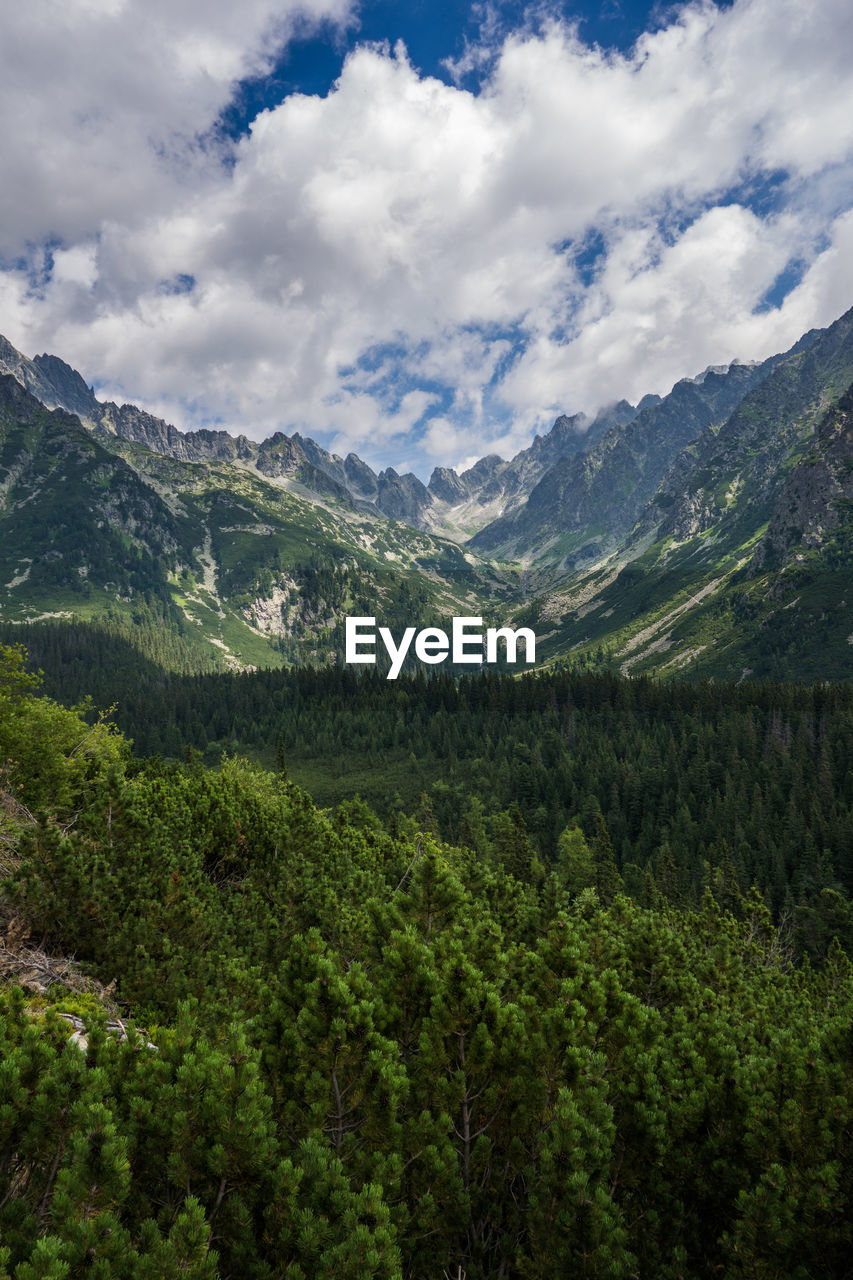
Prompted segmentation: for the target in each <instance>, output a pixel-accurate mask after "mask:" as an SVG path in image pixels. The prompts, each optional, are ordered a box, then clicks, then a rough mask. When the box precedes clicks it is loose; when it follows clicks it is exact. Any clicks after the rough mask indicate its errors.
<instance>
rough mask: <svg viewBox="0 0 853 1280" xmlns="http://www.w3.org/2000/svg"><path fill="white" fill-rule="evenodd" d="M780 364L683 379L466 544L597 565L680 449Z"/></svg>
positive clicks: (564, 463)
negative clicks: (548, 551) (547, 552)
mask: <svg viewBox="0 0 853 1280" xmlns="http://www.w3.org/2000/svg"><path fill="white" fill-rule="evenodd" d="M781 358H782V357H774V358H773V360H770V361H765V363H764V364H763V365H761V366H748V365H742V364H733V365H731V366H730V367H729V368H728V369H727V370H726V371H725V372H724V373H717V372H714V371H707V372H706V374H705V375H704V376H703V377H702V378H700V379H687V378H685V379H684V380H682V381H681V382H678V383H676V385H675V386H674V387H673V389H672V391H671V392H670V394H669V395H668V396H666V397H664V398H663V399H662V400H660V399H658V398H656V397H652V398H650V399H648V400H647V401H645V402H644V403H645V408H643V409H642V410H641V411H640V412H638V413H637V414H636V415H635V416H630V417H629V416H628V414H627V410H626V411H625V412H624V413H623V415H622V417H623V420H621V421H616V422H615V423H614V424H613V425H612V426H610V427H609V429H608V430H607V431H606V433H605V434H604V435H603V437H602V438H601V440H600V441H599V443H598V444H596V445H595V446H594V447H593V448H591V449H588V450H587V451H586V452H584V453H579V454H575V455H570V456H567V457H564V458H562V459H561V460H560V461H559V462H557V463H556V464H555V465H554V466H553V467H551V468H550V470H548V471H546V472H545V474H544V476H543V477H542V479H541V480H540V481H539V482H538V484H537V485H536V486H535V488H534V489H533V490H532V492H531V494H530V497H529V498H528V499H527V502H526V503H525V504H524V505H523V506H521V507H520V508H519V509H518V510H515V511H510V512H509V513H508V514H507V515H505V516H503V517H502V518H500V519H498V520H496V521H494V523H492V524H490V525H489V526H487V527H486V528H485V529H483V530H481V532H480V533H478V534H477V535H476V536H475V537H474V538H472V540H471V545H472V546H474V547H477V548H478V549H479V550H480V551H483V552H486V553H489V552H492V553H497V554H500V555H510V556H519V555H526V556H536V555H541V553H542V549H543V548H545V547H551V548H553V551H552V555H553V558H554V559H555V560H558V561H559V560H560V559H562V562H563V563H564V564H565V565H567V566H573V565H574V566H579V565H583V564H584V563H588V562H590V561H593V560H595V559H597V558H600V557H601V556H602V555H603V554H605V553H606V552H608V551H611V550H613V549H614V548H615V547H616V546H617V545H618V544H619V541H620V539H622V538H623V537H624V536H625V535H626V534H628V533H629V532H630V530H631V529H632V527H633V525H634V523H635V521H636V520H637V518H638V516H639V515H640V513H641V512H642V510H643V508H644V507H645V505H646V504H647V503H648V502H649V500H650V499H651V498H652V496H653V495H654V493H655V491H656V490H657V488H658V486H659V484H660V482H661V480H662V478H663V477H664V475H665V474H666V472H667V469H668V468H669V467H670V465H671V464H672V461H673V459H674V458H675V457H677V456H678V454H679V453H680V452H681V450H683V449H684V448H685V447H686V446H687V445H688V444H690V443H691V442H692V441H693V440H694V439H695V438H696V437H697V435H698V434H699V433H700V432H702V431H703V430H708V429H710V428H711V427H712V426H719V424H720V423H722V422H724V421H725V419H726V418H727V417H728V416H729V415H730V414H731V412H732V410H733V409H734V408H735V407H736V406H737V404H738V403H739V402H740V401H741V400H742V399H743V397H744V396H745V395H746V394H747V393H748V392H749V391H750V390H751V389H752V388H753V387H754V386H756V385H757V384H758V383H759V382H760V381H761V380H762V378H764V377H766V376H767V373H768V372H769V370H770V369H771V368H772V367H773V364H774V361H777V360H779V359H781ZM624 418H627V421H624Z"/></svg>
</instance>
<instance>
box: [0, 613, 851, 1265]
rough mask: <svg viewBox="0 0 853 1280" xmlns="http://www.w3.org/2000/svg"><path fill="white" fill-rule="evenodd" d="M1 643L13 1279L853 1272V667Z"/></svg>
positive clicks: (2, 1224) (7, 1244)
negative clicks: (90, 662) (729, 677)
mask: <svg viewBox="0 0 853 1280" xmlns="http://www.w3.org/2000/svg"><path fill="white" fill-rule="evenodd" d="M54 640H56V637H55V636H54ZM45 652H47V649H45ZM0 653H2V665H0V760H2V761H3V762H4V763H3V774H2V782H0V786H2V793H0V799H2V814H0V861H1V862H2V874H3V886H2V911H3V933H4V939H5V945H4V950H3V951H0V957H2V965H3V970H4V986H3V994H2V1001H3V1017H2V1024H0V1025H2V1036H3V1046H2V1053H0V1276H6V1277H13V1278H14V1280H63V1278H64V1277H78V1276H79V1277H84V1276H86V1277H88V1276H93V1277H103V1278H107V1277H134V1278H136V1277H146V1278H149V1277H151V1278H153V1277H178V1276H190V1277H205V1278H209V1280H214V1277H222V1278H223V1280H224V1278H225V1277H233V1278H234V1280H242V1278H243V1277H247V1278H254V1277H258V1278H264V1280H266V1278H269V1280H273V1278H274V1277H287V1278H288V1280H299V1278H304V1280H313V1278H314V1277H322V1276H328V1277H336V1278H337V1277H352V1278H353V1280H356V1278H358V1280H361V1278H362V1277H388V1278H389V1280H390V1278H392V1277H395V1278H400V1280H402V1277H407V1278H411V1280H421V1278H424V1280H426V1278H427V1277H436V1278H438V1280H440V1278H441V1277H443V1276H447V1277H453V1278H454V1280H455V1278H458V1277H460V1276H461V1277H465V1280H486V1278H489V1280H491V1278H492V1277H507V1278H509V1277H525V1278H526V1277H537V1278H538V1277H541V1278H542V1280H545V1278H546V1277H547V1278H548V1280H550V1278H551V1277H555V1276H579V1277H580V1276H584V1277H586V1276H589V1277H599V1276H600V1277H605V1276H608V1277H630V1276H640V1277H669V1278H671V1280H676V1278H677V1277H703V1276H710V1275H725V1276H732V1277H780V1278H781V1277H785V1278H786V1280H787V1278H788V1277H791V1278H803V1280H805V1278H806V1277H813V1276H847V1275H850V1274H851V1272H850V1264H849V1261H848V1259H849V1256H850V1252H851V1239H850V1237H851V1196H853V1185H852V1184H851V1163H850V1140H851V1109H853V1090H851V1076H853V1057H852V1056H851V1045H850V1035H851V1031H850V1028H851V1025H853V970H851V966H850V962H849V960H848V958H847V954H846V949H847V947H848V946H849V945H850V907H849V890H850V875H851V841H853V826H852V825H851V814H850V808H851V801H852V800H853V773H851V766H850V761H851V759H853V753H851V750H850V746H851V711H853V707H851V693H850V688H849V686H817V687H814V688H809V689H804V688H795V687H793V686H790V687H787V686H786V687H782V686H763V685H758V686H754V687H753V686H740V687H734V686H724V685H692V686H691V685H686V684H683V685H670V686H658V685H656V684H654V683H653V682H650V681H644V680H634V681H623V680H618V679H616V678H614V677H612V676H609V675H599V674H596V673H594V672H578V671H574V672H572V671H567V672H564V673H553V674H551V675H543V676H537V677H536V678H532V679H531V678H521V679H512V678H509V677H504V678H491V677H489V678H484V679H482V680H467V679H466V680H462V681H460V682H458V683H455V682H454V681H452V680H451V679H442V678H439V679H437V680H433V681H424V680H419V679H410V680H404V679H401V680H399V681H398V682H396V684H391V683H390V682H386V681H384V680H372V679H370V678H368V679H362V680H356V679H354V678H353V677H352V676H351V675H350V674H349V673H348V672H345V671H340V670H337V671H334V670H333V671H329V672H306V671H301V672H292V673H285V672H275V673H263V672H258V673H254V674H248V675H244V676H240V677H221V678H219V683H218V684H215V685H213V684H211V679H212V678H210V677H197V678H188V679H186V680H180V681H178V680H173V681H172V682H167V681H165V679H164V678H162V677H161V685H162V687H161V690H160V695H159V696H161V697H162V699H163V702H162V704H161V703H158V702H157V701H156V698H157V696H158V695H157V689H156V682H155V681H153V679H152V682H151V683H150V684H146V682H145V679H144V673H143V675H142V676H140V681H139V685H140V704H139V710H138V711H136V712H134V710H133V705H132V699H128V702H127V707H126V710H125V712H124V714H125V715H126V716H127V717H128V719H127V721H126V727H127V729H128V733H129V734H130V736H132V737H133V739H134V746H133V749H132V748H131V745H130V742H129V740H128V738H127V737H125V736H124V735H123V734H122V733H121V732H119V730H118V729H117V728H115V727H113V725H112V724H111V722H110V719H109V717H104V716H102V715H99V714H98V713H97V712H96V711H93V710H92V708H91V706H90V707H88V708H87V707H86V706H81V707H78V708H77V709H76V710H69V709H67V708H66V707H64V706H62V705H60V704H59V703H58V702H56V701H53V700H52V699H51V698H50V697H48V696H47V695H46V693H45V690H44V687H39V684H38V680H37V678H36V677H35V676H33V675H31V674H30V673H29V672H28V670H27V667H26V664H25V659H24V654H23V653H22V651H21V650H19V649H15V648H8V647H7V648H5V649H3V650H0ZM40 660H42V659H41V658H40ZM45 666H50V663H49V662H48V661H46V660H45ZM58 672H59V668H58V667H56V665H55V664H54V673H53V675H52V676H51V677H50V679H51V680H52V681H53V682H54V685H55V682H56V681H57V680H58V679H59V674H58ZM100 678H101V679H102V680H103V681H106V680H108V679H112V680H117V679H118V677H117V676H116V674H115V672H113V673H112V674H110V672H108V671H106V670H102V672H101V675H100ZM95 683H96V684H97V680H96V681H95ZM69 688H70V686H69ZM95 692H96V694H97V695H98V701H99V702H100V692H101V690H98V689H96V690H95ZM66 693H67V690H66ZM77 696H78V691H74V697H75V698H76V697H77ZM143 703H147V705H148V708H149V715H148V723H149V737H147V738H146V737H145V723H144V717H143V715H142V706H143ZM167 703H168V704H169V705H170V706H172V707H173V708H174V714H173V715H172V717H171V718H169V717H168V716H166V715H165V714H162V715H161V713H162V712H163V711H164V708H165V705H166V704H167ZM101 705H102V704H101ZM134 715H136V717H137V719H136V720H135V721H134V720H133V716H134ZM217 715H219V717H220V718H219V719H218V720H217V719H216V716H217ZM154 726H156V731H155V730H154V728H153V727H154ZM155 732H156V733H159V734H160V735H161V737H160V738H159V739H157V738H156V737H155ZM166 734H171V735H172V736H171V737H170V738H165V737H164V736H162V735H166ZM222 743H226V744H228V743H230V744H231V749H230V750H228V751H226V753H225V755H223V753H222V751H221V749H220V748H221V744H222ZM211 745H212V746H213V747H214V749H215V750H216V752H217V758H216V760H215V761H214V762H213V763H212V764H211V763H210V762H209V759H208V757H209V755H210V754H211ZM237 748H240V750H237ZM336 748H337V751H338V759H339V772H338V775H337V776H333V773H332V772H331V771H330V770H328V769H327V770H326V772H325V773H323V772H321V771H320V769H319V768H318V761H321V760H324V759H325V760H327V761H328V759H329V758H330V756H331V757H334V756H335V751H336ZM243 749H245V752H251V753H252V754H253V756H254V758H253V759H247V758H243V756H242V755H241V752H242V751H243ZM267 754H270V755H271V758H270V759H267V758H266V755H267ZM359 757H360V769H361V772H360V774H357V773H356V771H355V769H354V766H353V765H352V761H354V760H356V759H357V758H359ZM383 760H385V761H387V762H388V770H389V772H388V776H389V777H390V778H391V779H392V785H393V786H394V788H395V789H394V791H393V792H392V793H390V794H387V795H385V796H384V798H382V799H381V803H374V802H373V801H374V797H373V796H372V795H371V796H368V800H369V801H370V803H368V802H366V801H365V799H363V798H358V797H356V796H355V795H352V794H345V792H346V791H347V788H348V787H349V786H350V783H351V781H352V779H353V778H354V777H357V776H360V777H365V776H367V775H369V773H370V771H371V769H372V770H374V771H375V772H379V770H380V763H381V761H383ZM312 770H313V776H314V778H315V780H316V782H317V783H318V784H319V785H320V786H321V787H325V788H326V791H327V795H326V797H325V799H324V800H323V801H322V803H323V805H324V807H318V804H317V803H315V800H313V799H312V798H311V796H310V795H309V793H308V792H306V790H304V789H303V788H302V787H301V786H300V785H298V784H297V782H296V781H294V778H293V775H294V773H299V772H301V773H304V774H305V775H306V776H307V775H311V773H312ZM398 781H399V785H397V784H398ZM336 789H337V791H338V792H339V794H338V796H337V797H335V795H334V793H335V790H336ZM377 810H378V812H377ZM543 814H544V815H546V817H544V818H543ZM51 957H53V958H55V957H64V958H66V960H65V962H64V967H62V968H61V970H60V971H59V972H55V973H54V975H53V977H52V978H50V977H47V978H45V976H44V975H45V972H47V971H49V969H50V964H49V963H48V961H49V959H50V958H51ZM69 957H73V958H74V962H73V963H72V962H71V961H70V959H67V958H69ZM39 973H40V974H41V975H42V976H41V978H39V977H38V976H35V977H34V975H38V974H39ZM16 979H17V980H16Z"/></svg>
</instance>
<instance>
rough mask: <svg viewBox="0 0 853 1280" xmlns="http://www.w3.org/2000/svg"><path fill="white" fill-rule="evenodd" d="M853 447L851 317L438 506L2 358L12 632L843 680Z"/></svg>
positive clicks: (40, 365)
mask: <svg viewBox="0 0 853 1280" xmlns="http://www.w3.org/2000/svg"><path fill="white" fill-rule="evenodd" d="M851 424H853V310H851V311H849V312H847V313H846V314H845V315H844V316H842V317H841V318H840V319H839V320H837V321H836V322H835V323H834V324H833V325H831V326H830V327H829V328H827V329H825V330H812V331H810V332H809V333H807V334H805V335H804V336H803V337H802V338H801V339H800V340H799V342H797V343H796V344H795V345H794V346H793V347H792V348H791V349H790V350H789V351H787V352H784V353H780V354H778V355H775V356H773V357H771V358H770V359H768V360H765V361H763V362H761V363H740V362H737V361H735V362H734V363H732V364H730V365H728V366H722V367H715V368H711V369H707V370H705V372H704V373H702V374H700V375H699V376H698V377H688V378H684V379H683V380H681V381H680V382H678V383H677V384H676V385H675V386H674V387H673V389H672V391H671V392H670V393H669V394H668V395H667V396H663V397H660V396H657V395H650V396H647V397H645V398H644V399H643V400H641V401H640V403H639V404H638V405H636V406H632V405H630V404H628V403H627V402H625V401H619V402H616V403H613V404H610V405H607V406H606V407H605V408H604V409H602V410H601V411H599V413H598V414H596V415H595V416H594V417H592V418H589V417H586V416H584V415H580V414H578V415H574V416H568V415H561V416H560V417H558V418H557V420H556V422H555V423H554V425H553V427H552V429H551V431H550V432H548V433H547V434H546V435H543V436H537V437H536V438H535V440H534V441H533V443H532V444H531V446H530V447H529V448H527V449H525V450H523V451H522V452H521V453H519V454H517V455H516V456H515V457H514V458H512V459H509V460H505V459H501V458H499V457H497V456H488V457H485V458H481V459H480V460H479V461H478V462H477V463H476V464H475V465H474V466H473V467H471V468H469V469H468V470H466V471H464V472H462V473H461V474H457V473H456V472H455V471H453V470H450V469H448V468H436V470H435V471H434V472H433V474H432V476H431V478H430V480H429V483H428V484H426V485H425V484H424V483H423V482H422V481H421V480H420V479H419V478H418V477H417V476H415V475H412V474H402V475H401V474H398V472H397V471H395V470H394V469H393V468H391V467H389V468H386V469H385V470H383V471H380V472H378V473H377V472H375V471H374V470H373V469H372V468H371V467H370V466H369V465H368V464H367V463H366V462H364V461H363V460H362V459H360V458H359V457H358V456H357V455H356V454H354V453H350V454H348V455H347V457H345V458H341V457H339V456H338V455H336V454H331V453H329V452H328V451H327V450H325V449H324V448H323V447H322V446H320V445H319V444H317V443H316V442H315V441H313V440H310V439H307V438H305V437H303V436H302V435H299V434H293V435H285V434H283V433H281V432H278V433H276V434H275V435H273V436H271V437H270V438H268V439H267V440H264V441H261V442H257V441H253V440H250V439H248V438H247V437H246V436H244V435H237V436H232V435H230V434H229V433H227V432H225V431H214V430H198V431H190V432H182V431H179V430H178V429H177V428H176V427H174V426H172V425H170V424H168V423H166V422H164V421H162V420H161V419H159V418H156V417H155V416H153V415H152V414H150V413H147V412H145V411H144V410H142V409H139V408H137V407H136V406H133V405H129V404H122V405H116V404H114V403H111V402H104V401H101V400H99V399H98V398H97V397H96V396H95V394H94V391H93V389H92V388H91V387H90V386H89V385H88V384H87V383H86V381H85V380H84V378H83V377H82V376H81V375H80V374H79V373H78V372H77V371H75V370H74V369H72V368H71V367H70V366H69V365H68V364H66V363H65V362H64V361H63V360H61V359H60V358H59V357H57V356H55V355H47V354H45V355H39V356H36V357H35V358H33V359H29V358H28V357H26V356H24V355H22V354H21V353H20V352H19V351H17V350H16V349H15V348H14V347H13V346H12V345H11V344H10V343H8V342H7V341H6V340H5V339H4V338H0V535H2V536H0V620H5V621H7V622H15V623H16V624H20V623H23V622H37V621H46V620H49V619H51V618H65V619H68V618H74V619H77V620H79V621H81V622H86V623H95V622H97V623H99V624H100V625H102V626H108V627H112V628H113V629H114V630H115V631H116V632H117V633H118V632H120V633H121V634H122V635H124V636H125V637H127V638H129V639H131V640H132V642H133V643H135V644H136V645H137V646H138V647H139V648H140V649H141V650H142V651H143V652H145V653H147V655H148V656H149V657H153V658H154V659H155V660H156V661H158V662H159V663H161V664H162V665H164V666H167V667H171V668H172V669H183V670H208V669H221V668H223V667H230V668H240V667H247V666H263V665H278V664H280V663H282V662H311V663H316V662H320V663H322V662H325V661H338V660H340V659H341V656H342V620H343V618H344V617H345V616H346V615H347V614H352V613H365V612H366V613H370V614H377V615H381V620H382V621H384V622H386V623H387V624H388V625H389V626H392V627H393V626H394V625H398V626H399V625H412V624H421V625H428V624H430V623H433V624H434V623H436V622H440V621H441V620H442V619H446V618H447V617H448V616H450V615H452V614H459V613H464V614H471V613H476V614H481V615H483V616H484V618H486V619H487V620H488V621H489V622H492V621H498V622H500V623H505V622H507V621H509V620H514V621H515V623H516V624H517V625H521V624H525V625H532V626H533V627H534V628H535V630H536V632H537V636H538V637H539V649H538V655H537V656H538V657H539V660H540V661H545V662H548V663H554V662H557V663H561V662H566V661H568V662H572V663H581V664H594V665H605V666H610V667H612V668H613V669H616V670H619V671H621V672H622V673H624V674H628V673H631V674H638V673H640V672H647V673H650V674H656V675H672V674H676V673H687V674H696V675H713V676H714V677H716V678H724V677H727V678H735V679H742V678H748V677H750V676H753V677H756V676H771V675H772V676H777V677H778V676H785V677H788V676H790V677H792V678H802V679H821V678H824V677H829V676H835V677H844V676H845V675H847V673H848V671H849V664H850V657H851V655H853V649H851V643H853V575H851V569H853V560H851V529H853V521H851V510H853V507H851V503H853V426H852V425H851ZM848 638H850V639H848Z"/></svg>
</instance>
